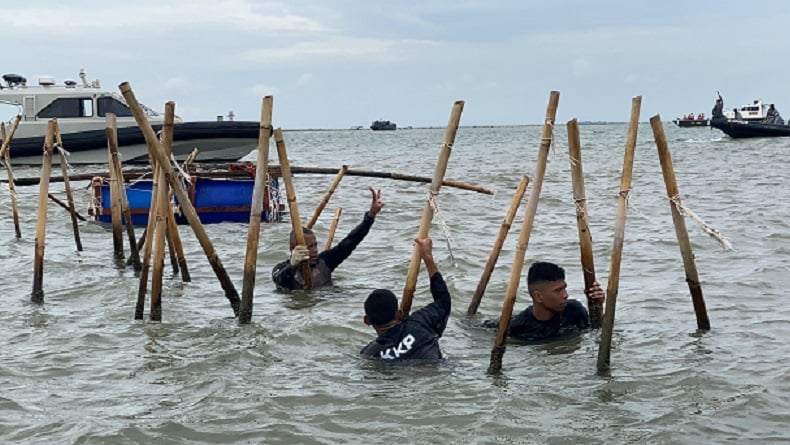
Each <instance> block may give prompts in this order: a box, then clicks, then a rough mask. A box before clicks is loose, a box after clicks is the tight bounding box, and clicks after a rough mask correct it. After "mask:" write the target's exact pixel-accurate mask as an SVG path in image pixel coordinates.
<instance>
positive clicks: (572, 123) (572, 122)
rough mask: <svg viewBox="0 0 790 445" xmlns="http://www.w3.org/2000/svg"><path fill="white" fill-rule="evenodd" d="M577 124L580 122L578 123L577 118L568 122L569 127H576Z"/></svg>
mask: <svg viewBox="0 0 790 445" xmlns="http://www.w3.org/2000/svg"><path fill="white" fill-rule="evenodd" d="M577 123H578V121H577V120H576V118H575V117H574V118H573V119H571V120H569V121H568V123H567V125H576V124H577Z"/></svg>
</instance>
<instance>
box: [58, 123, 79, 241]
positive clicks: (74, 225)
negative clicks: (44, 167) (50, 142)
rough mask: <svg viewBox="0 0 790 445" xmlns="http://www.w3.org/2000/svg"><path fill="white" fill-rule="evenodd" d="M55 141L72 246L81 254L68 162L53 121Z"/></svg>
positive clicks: (61, 140)
mask: <svg viewBox="0 0 790 445" xmlns="http://www.w3.org/2000/svg"><path fill="white" fill-rule="evenodd" d="M55 139H56V140H57V143H58V154H59V155H60V170H61V173H62V174H63V187H64V188H65V189H66V199H67V202H68V203H69V207H68V210H69V214H70V215H71V229H72V231H73V232H74V244H76V245H77V252H82V240H81V239H80V226H79V223H77V211H76V210H75V209H74V195H72V193H71V183H70V181H69V178H68V176H69V172H68V162H67V161H66V151H65V149H64V148H63V139H61V137H60V128H59V127H58V124H57V121H55Z"/></svg>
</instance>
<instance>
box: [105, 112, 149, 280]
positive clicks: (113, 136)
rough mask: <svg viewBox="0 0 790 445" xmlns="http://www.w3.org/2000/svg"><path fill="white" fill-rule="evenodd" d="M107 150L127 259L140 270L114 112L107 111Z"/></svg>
mask: <svg viewBox="0 0 790 445" xmlns="http://www.w3.org/2000/svg"><path fill="white" fill-rule="evenodd" d="M105 118H106V119H107V128H106V132H107V151H108V152H109V156H110V172H111V174H112V175H114V177H115V181H114V182H110V187H109V188H110V189H111V190H112V189H115V190H116V194H117V195H118V197H119V198H120V202H121V214H122V215H123V217H124V219H125V220H126V235H127V238H129V252H130V254H129V261H130V262H131V263H132V264H133V265H134V270H137V271H139V270H141V269H142V264H141V263H140V249H139V248H138V247H137V237H136V236H135V234H134V224H133V223H132V211H131V209H130V208H129V199H128V197H127V196H126V185H125V182H124V180H123V169H122V168H121V159H120V156H119V154H118V125H117V119H116V117H115V114H113V113H107V114H106V115H105Z"/></svg>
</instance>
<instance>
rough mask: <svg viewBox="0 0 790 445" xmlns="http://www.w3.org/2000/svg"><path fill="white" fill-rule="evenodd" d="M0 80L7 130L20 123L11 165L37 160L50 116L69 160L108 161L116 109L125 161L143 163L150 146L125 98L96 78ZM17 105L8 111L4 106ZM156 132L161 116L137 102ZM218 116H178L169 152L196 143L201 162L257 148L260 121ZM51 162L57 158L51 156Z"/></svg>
mask: <svg viewBox="0 0 790 445" xmlns="http://www.w3.org/2000/svg"><path fill="white" fill-rule="evenodd" d="M2 78H3V81H4V83H3V84H0V106H2V105H5V106H6V107H2V108H0V110H1V111H3V112H4V114H5V115H3V116H2V120H4V121H6V126H7V127H8V128H9V130H10V125H12V124H13V120H14V119H15V117H16V116H17V115H19V116H21V119H20V121H19V126H18V127H17V129H16V132H15V134H14V136H13V139H12V140H11V144H10V152H9V153H10V155H11V160H12V162H13V163H14V164H19V165H36V164H40V163H41V152H42V149H41V147H42V146H43V144H44V137H45V135H46V131H47V125H48V122H49V120H50V119H53V118H54V119H57V122H58V129H59V130H60V134H61V138H62V140H63V148H64V149H65V150H66V151H68V152H69V153H70V155H69V157H68V162H69V163H71V164H95V163H106V162H107V159H108V158H107V132H106V128H107V120H106V115H107V114H108V113H112V114H115V116H116V125H117V130H118V148H119V151H120V153H121V156H122V158H123V162H124V163H147V162H148V148H147V146H146V144H145V138H144V137H143V133H142V131H140V128H139V127H138V125H137V121H136V120H135V119H134V116H133V115H132V112H131V110H130V109H129V107H128V105H127V104H126V102H125V101H124V99H123V97H122V96H121V95H120V94H118V93H115V92H112V91H109V90H106V89H103V88H102V87H101V84H100V83H99V81H98V80H94V81H92V82H88V81H87V77H86V75H85V70H80V80H81V82H80V83H77V82H76V81H74V80H66V81H64V82H63V84H61V85H57V84H56V82H55V79H54V78H53V77H51V76H40V77H39V78H38V84H37V85H28V84H27V78H25V77H24V76H21V75H18V74H5V75H3V77H2ZM9 106H10V107H11V108H15V112H14V113H13V114H11V115H10V116H8V114H6V113H7V111H6V110H5V108H7V107H9ZM141 106H142V108H143V110H144V111H145V113H146V117H147V119H148V121H149V122H150V123H151V126H152V127H153V129H154V131H159V130H161V128H162V125H163V123H164V116H163V115H162V114H161V113H158V112H156V111H154V110H153V109H151V108H149V107H146V106H145V105H141ZM229 117H230V119H228V120H225V119H224V118H222V117H218V119H217V120H216V121H195V122H184V121H183V120H182V119H181V118H179V117H176V123H175V125H174V126H173V154H174V156H175V158H176V159H177V160H184V159H186V157H187V156H189V154H190V153H192V151H193V150H194V148H196V147H197V148H198V149H199V150H200V159H201V160H202V161H236V160H238V159H240V158H242V157H243V156H244V155H246V154H248V153H250V152H251V151H252V150H255V149H256V148H257V145H258V135H259V132H260V124H259V122H253V121H234V120H232V114H230V115H229ZM53 162H59V157H58V156H55V157H54V158H53Z"/></svg>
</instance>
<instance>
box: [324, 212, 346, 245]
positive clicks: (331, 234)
mask: <svg viewBox="0 0 790 445" xmlns="http://www.w3.org/2000/svg"><path fill="white" fill-rule="evenodd" d="M341 213H343V208H342V207H338V208H337V209H336V210H335V216H334V217H332V225H331V226H329V235H328V236H327V237H326V245H325V246H324V250H329V249H331V248H332V240H334V239H335V230H336V229H337V223H338V222H339V221H340V214H341Z"/></svg>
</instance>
